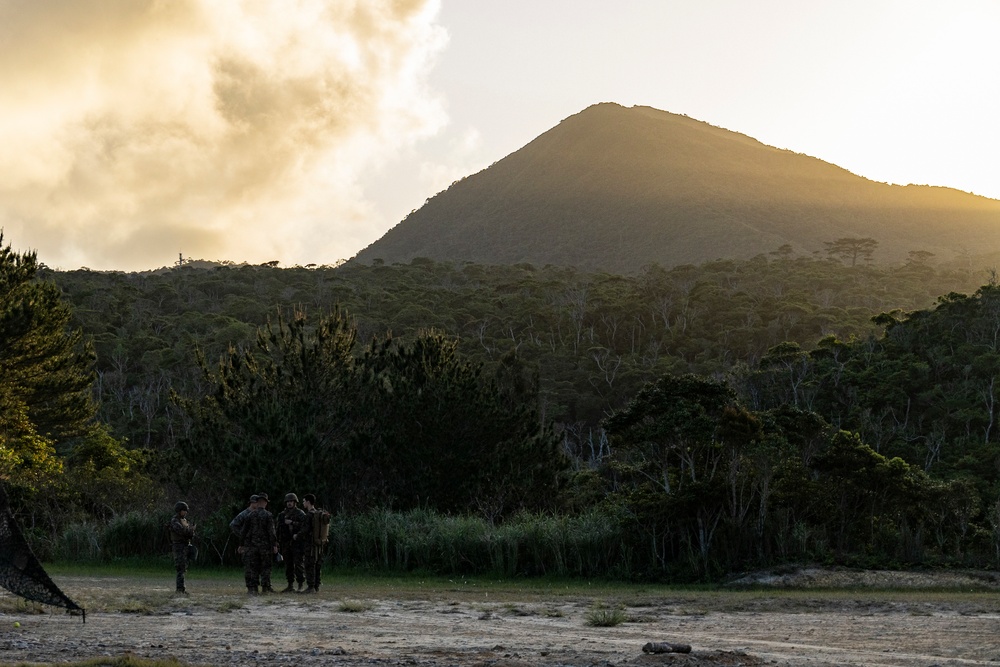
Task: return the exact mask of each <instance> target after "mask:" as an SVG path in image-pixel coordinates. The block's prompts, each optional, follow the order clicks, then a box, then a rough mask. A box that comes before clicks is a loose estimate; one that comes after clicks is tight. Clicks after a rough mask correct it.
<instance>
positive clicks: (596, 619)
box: [586, 605, 628, 628]
mask: <svg viewBox="0 0 1000 667" xmlns="http://www.w3.org/2000/svg"><path fill="white" fill-rule="evenodd" d="M627 620H628V614H626V613H625V610H624V609H622V608H621V607H614V608H609V607H605V606H603V605H597V606H595V607H593V608H591V609H590V610H588V611H587V616H586V621H587V625H590V626H593V627H595V628H611V627H614V626H616V625H621V624H622V623H624V622H625V621H627Z"/></svg>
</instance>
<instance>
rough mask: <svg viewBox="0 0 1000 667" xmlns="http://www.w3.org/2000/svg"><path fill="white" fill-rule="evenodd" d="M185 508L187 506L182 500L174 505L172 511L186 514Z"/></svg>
mask: <svg viewBox="0 0 1000 667" xmlns="http://www.w3.org/2000/svg"><path fill="white" fill-rule="evenodd" d="M187 508H188V504H187V503H186V502H184V501H183V500H181V501H178V503H177V504H176V505H174V511H175V512H186V511H187Z"/></svg>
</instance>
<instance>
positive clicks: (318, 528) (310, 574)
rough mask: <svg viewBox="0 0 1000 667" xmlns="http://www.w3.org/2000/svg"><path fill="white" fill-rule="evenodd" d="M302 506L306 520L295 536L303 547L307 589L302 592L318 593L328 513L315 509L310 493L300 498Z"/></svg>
mask: <svg viewBox="0 0 1000 667" xmlns="http://www.w3.org/2000/svg"><path fill="white" fill-rule="evenodd" d="M302 506H303V507H304V508H305V510H306V516H307V519H306V521H303V522H302V529H301V530H300V531H299V532H298V533H296V534H295V540H297V541H298V540H301V541H302V543H303V545H304V546H305V571H306V586H307V588H306V589H305V590H304V591H302V592H303V593H318V592H319V585H320V571H321V570H322V568H323V551H324V547H326V543H327V541H328V539H329V530H330V513H329V512H327V511H326V510H323V509H320V508H318V507H316V496H314V495H313V494H311V493H307V494H306V495H304V496H302Z"/></svg>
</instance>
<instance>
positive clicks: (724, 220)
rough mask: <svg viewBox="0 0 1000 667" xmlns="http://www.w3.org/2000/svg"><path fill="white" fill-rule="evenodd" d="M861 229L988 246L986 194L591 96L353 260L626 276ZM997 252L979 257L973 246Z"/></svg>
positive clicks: (892, 248) (902, 252) (891, 241)
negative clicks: (911, 179) (862, 169)
mask: <svg viewBox="0 0 1000 667" xmlns="http://www.w3.org/2000/svg"><path fill="white" fill-rule="evenodd" d="M844 237H852V238H861V237H871V238H874V239H876V240H877V241H878V242H879V246H878V249H877V251H876V252H875V254H874V257H873V260H874V261H876V262H879V263H891V262H899V261H903V260H905V259H906V258H907V255H908V253H909V252H911V251H927V252H931V253H934V255H935V259H936V260H938V261H945V262H950V261H953V260H956V259H964V260H966V261H973V260H981V261H983V262H985V261H995V260H996V257H1000V201H998V200H994V199H989V198H986V197H980V196H976V195H972V194H968V193H965V192H961V191H958V190H954V189H950V188H944V187H931V186H917V185H907V186H898V185H888V184H885V183H878V182H874V181H870V180H868V179H866V178H862V177H860V176H857V175H855V174H852V173H850V172H848V171H847V170H845V169H842V168H840V167H837V166H836V165H832V164H829V163H827V162H823V161H822V160H818V159H816V158H813V157H809V156H807V155H802V154H798V153H794V152H791V151H787V150H782V149H778V148H773V147H771V146H767V145H764V144H762V143H760V142H759V141H757V140H755V139H752V138H750V137H748V136H745V135H742V134H739V133H736V132H731V131H729V130H724V129H721V128H718V127H714V126H712V125H709V124H707V123H704V122H701V121H697V120H694V119H692V118H688V117H686V116H681V115H677V114H672V113H668V112H665V111H659V110H656V109H652V108H649V107H632V108H625V107H622V106H619V105H617V104H610V103H605V104H597V105H594V106H591V107H589V108H587V109H585V110H584V111H582V112H580V113H578V114H576V115H574V116H571V117H569V118H567V119H566V120H564V121H562V122H561V123H559V125H557V126H556V127H554V128H552V129H551V130H549V131H548V132H545V133H544V134H542V135H541V136H539V137H538V138H536V139H535V140H534V141H532V142H531V143H529V144H528V145H526V146H524V147H523V148H521V149H520V150H518V151H516V152H515V153H512V154H511V155H509V156H507V157H506V158H504V159H502V160H500V161H499V162H497V163H495V164H493V165H492V166H490V167H489V168H487V169H484V170H483V171H481V172H479V173H477V174H474V175H472V176H469V177H467V178H464V179H462V180H460V181H457V182H455V183H453V184H452V185H451V186H450V187H449V188H448V189H447V190H445V191H443V192H441V193H439V194H437V195H436V196H434V197H433V198H431V199H430V200H428V201H427V203H426V204H425V205H424V206H422V207H421V208H420V209H418V210H416V211H414V212H413V213H411V214H410V215H409V216H407V217H406V219H404V220H403V221H402V222H400V223H399V224H398V225H396V226H395V227H394V228H392V229H391V230H389V231H388V232H387V233H386V234H385V235H384V236H383V237H382V238H381V239H379V240H378V241H376V242H375V243H373V244H372V245H370V246H368V247H367V248H365V249H364V250H362V251H361V252H360V253H358V255H357V256H356V257H355V258H354V259H353V260H352V261H353V262H360V263H365V264H368V263H371V262H372V261H374V260H376V259H381V260H383V261H385V262H386V263H397V262H408V261H409V260H411V259H413V258H415V257H429V258H432V259H437V260H450V261H458V262H461V261H473V262H478V263H491V264H516V263H521V262H527V263H531V264H534V265H536V266H544V265H547V264H555V265H567V266H575V267H578V268H580V269H585V270H604V271H610V272H616V273H634V272H636V271H638V270H639V269H641V268H642V267H643V266H645V265H648V264H651V263H654V262H655V263H658V264H659V265H661V266H664V267H671V266H676V265H680V264H697V263H701V262H704V261H710V260H714V259H719V258H734V259H741V258H748V257H752V256H754V255H757V254H761V253H767V252H771V251H773V250H775V249H777V248H778V247H780V246H783V245H789V246H791V248H792V250H793V251H794V252H796V253H799V254H811V253H820V254H823V253H824V251H825V246H824V245H823V244H824V242H828V241H834V240H836V239H839V238H844ZM991 254H996V255H995V256H993V257H988V256H989V255H991Z"/></svg>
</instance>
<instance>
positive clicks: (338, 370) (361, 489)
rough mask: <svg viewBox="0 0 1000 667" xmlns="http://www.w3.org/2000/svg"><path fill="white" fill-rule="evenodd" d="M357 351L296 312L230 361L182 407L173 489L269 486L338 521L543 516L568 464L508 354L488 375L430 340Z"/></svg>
mask: <svg viewBox="0 0 1000 667" xmlns="http://www.w3.org/2000/svg"><path fill="white" fill-rule="evenodd" d="M354 341H355V331H354V329H353V327H352V326H351V325H350V323H349V322H347V321H346V320H345V319H344V318H343V317H341V316H340V315H338V314H334V315H331V316H328V317H322V318H319V320H318V322H317V323H316V324H315V325H314V326H310V324H309V322H308V320H307V318H306V316H305V315H302V314H299V315H296V316H295V317H294V318H293V319H291V320H290V321H289V322H287V323H284V322H282V321H279V322H278V323H277V324H274V325H272V326H268V327H266V328H264V329H262V330H261V332H260V334H259V336H258V338H257V343H256V345H255V346H254V348H253V349H249V348H248V349H243V350H236V349H232V350H230V352H229V353H227V355H226V356H225V358H224V359H223V361H222V362H221V363H220V364H219V366H218V371H217V372H215V373H212V372H209V373H208V378H209V384H210V386H211V387H212V389H211V391H210V393H208V394H207V395H205V396H204V397H202V398H201V399H200V400H199V399H197V398H195V397H192V398H188V399H184V398H181V399H180V400H179V402H180V403H181V404H182V405H183V406H184V407H185V409H186V411H187V412H188V413H189V414H190V415H191V416H192V417H193V425H192V427H191V429H190V432H189V434H188V435H187V437H185V438H183V439H182V440H181V443H180V447H179V450H180V451H179V453H180V454H181V461H179V462H178V463H177V464H176V467H177V469H178V470H180V471H183V472H185V473H186V474H187V475H188V477H187V479H186V480H184V481H183V482H182V483H181V490H182V491H183V492H184V493H185V494H186V495H187V496H189V497H190V496H192V495H194V496H195V497H197V496H200V497H198V500H200V501H203V504H205V505H208V506H220V505H225V503H226V500H227V499H232V498H233V497H236V498H241V499H242V498H243V497H245V496H248V495H250V494H251V493H253V491H254V490H256V489H276V488H277V489H299V490H300V492H301V491H304V490H315V491H317V492H318V493H319V496H320V497H321V498H322V499H323V501H324V505H331V506H334V507H337V508H340V509H342V510H344V511H347V512H358V511H361V510H364V509H366V508H369V507H393V508H400V509H412V508H417V507H422V508H428V509H434V510H438V511H441V512H469V511H477V510H478V511H481V512H485V513H487V514H489V515H490V516H494V517H501V516H504V515H509V514H512V513H514V512H517V511H523V510H526V509H539V508H542V507H546V506H551V494H552V490H553V489H554V488H556V487H557V486H558V481H559V477H560V473H561V472H562V469H563V468H564V467H565V461H564V458H563V457H562V455H561V454H560V452H559V449H558V439H557V438H556V436H555V434H554V433H553V432H552V431H551V428H550V427H549V426H547V425H546V424H544V423H542V421H541V419H540V417H539V415H538V400H537V397H538V391H537V386H536V385H535V383H534V382H533V381H532V379H531V378H529V377H526V376H525V373H524V370H523V369H522V368H521V367H520V366H519V364H518V361H517V359H516V358H514V357H513V355H511V356H509V357H506V358H505V359H503V360H502V363H501V364H500V365H498V366H497V367H496V368H495V369H494V370H491V371H485V372H484V369H483V367H482V365H481V364H474V363H470V362H467V361H464V360H462V359H460V358H459V357H458V356H457V355H456V353H455V343H454V341H451V340H448V339H447V338H445V337H444V336H442V335H440V334H435V333H422V334H420V335H418V336H417V337H415V339H414V340H413V341H412V342H410V343H398V342H397V341H395V340H393V339H391V338H387V339H384V340H381V341H372V342H371V343H370V344H369V345H368V346H367V347H366V348H365V349H364V350H362V351H361V352H360V353H358V354H357V355H355V354H353V352H352V350H353V349H354ZM208 370H209V369H206V371H208ZM205 480H211V481H212V484H211V485H210V486H208V487H204V484H203V481H205ZM200 487H204V488H209V489H210V490H211V492H212V494H213V495H214V497H210V496H205V494H203V493H202V494H199V493H198V489H199V488H200ZM204 501H207V502H204Z"/></svg>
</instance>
